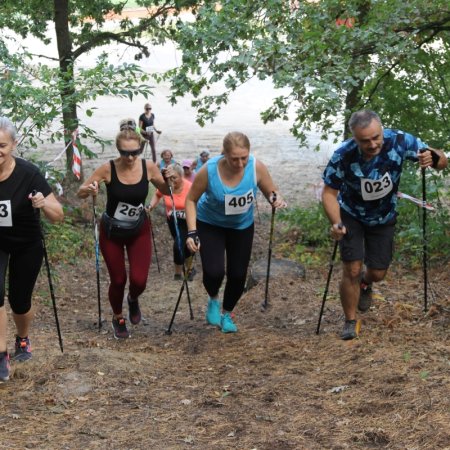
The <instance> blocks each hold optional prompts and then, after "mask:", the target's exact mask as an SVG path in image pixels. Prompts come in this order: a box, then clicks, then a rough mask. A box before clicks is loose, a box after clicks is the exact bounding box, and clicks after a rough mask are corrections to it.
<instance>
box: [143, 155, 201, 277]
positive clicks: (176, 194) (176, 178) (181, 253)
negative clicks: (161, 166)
mask: <svg viewBox="0 0 450 450" xmlns="http://www.w3.org/2000/svg"><path fill="white" fill-rule="evenodd" d="M171 167H172V168H173V175H172V176H171V177H170V179H169V183H170V184H171V185H172V195H173V201H174V204H175V214H176V216H177V225H178V230H179V234H180V240H179V241H178V240H177V230H176V229H175V220H174V217H173V204H172V199H171V197H170V196H169V195H163V194H162V193H161V191H159V190H157V191H156V192H155V193H154V194H153V197H152V199H151V201H150V205H149V208H150V211H151V210H152V209H154V208H155V207H156V205H157V204H158V203H159V201H160V200H161V198H164V204H165V207H166V216H167V225H168V226H169V230H170V234H171V235H172V237H173V239H174V243H173V262H174V266H175V273H174V276H173V278H174V280H182V279H183V264H184V261H185V258H186V255H189V254H190V252H189V250H188V249H187V248H186V247H185V244H186V236H187V225H186V211H185V204H186V196H187V194H188V192H189V189H190V188H191V182H190V181H188V180H186V179H185V178H184V177H183V168H182V167H181V165H180V164H178V163H175V164H173V165H172V166H171ZM194 274H195V270H194V269H192V270H191V272H190V273H189V281H192V279H193V277H194Z"/></svg>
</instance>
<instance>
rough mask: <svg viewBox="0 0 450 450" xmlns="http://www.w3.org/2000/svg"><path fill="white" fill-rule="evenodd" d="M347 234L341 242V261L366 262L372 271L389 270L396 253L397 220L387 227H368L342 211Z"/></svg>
mask: <svg viewBox="0 0 450 450" xmlns="http://www.w3.org/2000/svg"><path fill="white" fill-rule="evenodd" d="M341 219H342V223H343V224H344V226H345V228H346V229H347V234H346V235H345V236H344V237H343V238H342V239H341V240H340V241H339V247H340V250H341V260H342V261H344V262H351V261H364V264H365V265H366V267H369V268H371V269H380V270H384V269H387V268H388V267H389V265H390V263H391V261H392V255H393V253H394V232H395V223H396V220H395V219H394V220H393V221H391V222H389V223H388V224H386V225H375V226H368V225H364V224H363V223H361V222H360V221H358V220H356V219H355V218H354V217H352V216H351V215H350V214H348V213H347V212H345V211H344V210H342V209H341Z"/></svg>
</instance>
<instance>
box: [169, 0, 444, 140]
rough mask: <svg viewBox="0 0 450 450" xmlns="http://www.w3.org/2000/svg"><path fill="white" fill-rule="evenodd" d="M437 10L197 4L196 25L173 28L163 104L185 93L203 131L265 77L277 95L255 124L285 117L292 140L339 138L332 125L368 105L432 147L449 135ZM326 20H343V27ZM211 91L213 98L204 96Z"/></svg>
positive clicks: (389, 5)
mask: <svg viewBox="0 0 450 450" xmlns="http://www.w3.org/2000/svg"><path fill="white" fill-rule="evenodd" d="M447 6H448V5H447V2H445V1H444V0H436V1H434V2H431V3H430V2H428V1H425V0H411V1H408V2H404V1H401V0H392V1H389V2H369V1H364V0H363V1H361V0H349V1H346V2H342V1H340V0H322V1H320V2H307V1H298V2H290V1H285V0H264V1H263V0H254V1H252V2H243V1H242V0H228V1H226V2H220V3H217V4H216V3H215V2H204V4H203V5H202V6H201V7H199V9H198V14H197V17H196V21H194V22H189V23H188V22H185V23H179V24H178V33H177V34H176V35H175V36H174V37H175V39H176V40H177V42H178V44H179V47H180V50H181V51H182V54H183V58H182V64H181V65H180V67H178V68H177V69H174V70H172V71H170V72H168V73H167V74H166V78H167V79H169V80H170V81H171V84H172V94H171V100H172V101H173V102H176V99H177V97H180V96H183V95H185V94H187V93H189V94H192V95H193V96H194V100H193V102H192V104H193V106H194V107H196V108H197V110H198V122H199V124H201V125H203V124H204V123H205V122H206V121H212V120H213V119H214V118H215V117H216V115H217V112H218V110H219V109H220V107H221V106H222V105H224V104H226V103H227V100H228V96H229V94H230V93H231V92H232V91H234V90H236V89H237V88H238V87H239V86H240V85H241V84H243V83H245V82H246V81H248V80H249V79H251V78H252V77H257V78H259V79H266V78H268V77H270V78H271V79H272V81H273V83H274V85H275V87H277V88H280V89H283V91H282V92H281V93H280V95H279V96H278V97H276V98H275V99H274V100H273V104H272V106H271V107H270V108H268V109H267V110H265V111H263V112H262V113H261V117H262V119H263V121H264V122H267V121H272V120H275V119H278V118H281V119H284V120H288V118H289V116H290V114H291V113H292V112H294V115H295V118H294V123H293V126H292V132H293V134H294V135H296V136H297V137H298V138H299V139H300V142H302V143H303V142H305V141H306V134H305V132H306V131H309V130H311V129H312V128H313V127H318V129H319V131H321V132H322V136H323V138H325V137H328V136H329V135H334V136H336V137H337V138H341V137H342V127H339V126H336V125H337V124H336V118H339V120H341V118H344V119H345V118H347V117H348V116H349V114H350V113H351V112H352V111H353V110H354V109H357V108H361V107H372V108H373V109H379V110H380V112H381V113H382V114H383V117H384V116H386V123H389V124H390V125H391V124H397V123H399V122H400V123H403V120H404V121H405V122H404V123H406V124H407V125H408V126H409V125H410V124H411V125H412V124H413V122H414V127H412V126H411V128H410V129H409V130H408V131H415V132H416V134H418V135H419V136H421V135H423V136H426V139H427V140H429V141H430V142H438V143H439V145H438V147H442V146H443V145H444V144H445V141H446V140H447V139H448V135H449V133H448V131H449V119H448V113H449V111H448V108H449V104H450V101H449V100H450V97H449V89H448V81H449V78H448V77H449V76H450V75H449V73H450V71H449V70H448V64H449V52H448V30H449V23H450V11H449V10H448V7H447ZM336 19H342V20H344V21H345V19H348V22H347V25H348V26H345V25H338V24H337V23H336ZM214 86H216V87H217V90H218V91H220V92H221V93H219V94H217V93H216V92H214V93H211V92H210V91H209V90H210V89H211V88H212V87H214ZM408 115H409V117H408ZM422 118H424V119H425V120H422ZM401 128H402V129H404V128H405V127H401Z"/></svg>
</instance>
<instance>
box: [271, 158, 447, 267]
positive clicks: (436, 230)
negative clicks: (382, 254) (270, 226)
mask: <svg viewBox="0 0 450 450" xmlns="http://www.w3.org/2000/svg"><path fill="white" fill-rule="evenodd" d="M448 171H449V169H446V170H445V171H444V172H439V173H436V172H435V171H432V170H427V178H426V189H427V201H428V202H429V203H431V204H432V205H433V206H434V207H435V211H433V212H430V211H427V217H426V231H427V249H428V263H429V265H430V266H434V267H438V266H440V265H442V266H446V265H448V263H449V262H450V231H449V228H448V224H449V223H450V205H449V203H448V199H449V198H450V195H449V186H448V184H446V183H445V176H446V175H447V174H448ZM446 172H447V173H446ZM400 191H401V192H404V193H405V194H409V195H412V196H413V197H416V198H419V199H422V184H421V176H420V171H418V170H417V164H405V166H404V169H403V174H402V179H401V184H400ZM397 210H398V213H399V215H398V222H397V228H396V235H395V253H394V260H395V261H397V262H398V263H399V264H400V265H402V266H404V267H412V268H417V267H420V265H421V264H422V249H423V234H422V229H423V228H422V224H423V221H422V213H423V212H422V208H420V207H418V206H417V205H416V204H414V203H412V202H410V201H408V200H406V199H399V200H398V207H397ZM278 218H279V220H280V221H282V222H284V224H285V228H286V233H287V236H288V239H289V242H288V243H287V244H286V245H281V246H280V249H281V251H283V252H284V253H285V256H289V257H293V258H295V259H297V260H299V261H300V262H302V263H306V264H309V265H317V264H319V265H320V264H324V263H326V262H327V260H328V259H329V257H330V252H331V248H332V241H331V240H330V237H329V229H330V224H329V222H328V219H327V218H326V216H325V213H324V212H323V208H322V205H321V204H316V205H312V206H310V207H307V208H293V209H289V210H285V211H280V212H279V214H278ZM292 241H293V242H292Z"/></svg>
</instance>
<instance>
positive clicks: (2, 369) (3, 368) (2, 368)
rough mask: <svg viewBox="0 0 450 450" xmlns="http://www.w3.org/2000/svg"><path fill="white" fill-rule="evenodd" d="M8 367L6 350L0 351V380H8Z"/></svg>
mask: <svg viewBox="0 0 450 450" xmlns="http://www.w3.org/2000/svg"><path fill="white" fill-rule="evenodd" d="M9 367H10V366H9V355H8V352H3V353H0V381H8V380H9Z"/></svg>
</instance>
